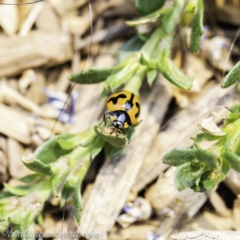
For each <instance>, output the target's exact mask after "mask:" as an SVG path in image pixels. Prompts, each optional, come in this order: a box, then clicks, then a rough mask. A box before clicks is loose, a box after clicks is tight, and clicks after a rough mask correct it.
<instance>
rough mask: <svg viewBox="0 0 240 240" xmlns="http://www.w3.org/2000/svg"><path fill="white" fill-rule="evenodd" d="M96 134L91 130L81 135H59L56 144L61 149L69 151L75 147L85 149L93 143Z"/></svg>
mask: <svg viewBox="0 0 240 240" xmlns="http://www.w3.org/2000/svg"><path fill="white" fill-rule="evenodd" d="M95 137H96V134H95V132H94V130H93V128H91V129H90V130H87V131H85V132H81V133H68V134H64V135H61V136H60V137H59V139H58V143H59V145H60V147H61V148H62V149H65V150H70V149H73V148H75V147H77V146H82V147H87V146H88V145H89V144H91V143H92V142H93V141H94V138H95Z"/></svg>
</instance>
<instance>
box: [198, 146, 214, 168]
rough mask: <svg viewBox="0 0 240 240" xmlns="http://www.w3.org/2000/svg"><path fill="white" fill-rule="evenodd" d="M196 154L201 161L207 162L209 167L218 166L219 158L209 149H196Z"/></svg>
mask: <svg viewBox="0 0 240 240" xmlns="http://www.w3.org/2000/svg"><path fill="white" fill-rule="evenodd" d="M195 156H196V158H197V159H198V160H199V161H201V162H204V163H206V164H207V165H208V166H209V167H211V168H217V159H216V157H215V155H214V154H212V153H210V152H207V150H203V149H196V152H195Z"/></svg>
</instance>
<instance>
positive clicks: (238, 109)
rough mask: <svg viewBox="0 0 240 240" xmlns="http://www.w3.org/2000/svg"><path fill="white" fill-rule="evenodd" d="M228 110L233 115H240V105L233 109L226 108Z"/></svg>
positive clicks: (232, 107) (234, 106)
mask: <svg viewBox="0 0 240 240" xmlns="http://www.w3.org/2000/svg"><path fill="white" fill-rule="evenodd" d="M226 108H227V110H228V111H229V112H231V113H240V104H235V105H233V106H231V107H226Z"/></svg>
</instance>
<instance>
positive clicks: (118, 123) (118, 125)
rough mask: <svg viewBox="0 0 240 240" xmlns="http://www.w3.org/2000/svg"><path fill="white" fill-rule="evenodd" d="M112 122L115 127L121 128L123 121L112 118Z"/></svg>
mask: <svg viewBox="0 0 240 240" xmlns="http://www.w3.org/2000/svg"><path fill="white" fill-rule="evenodd" d="M112 124H113V126H114V127H115V128H118V129H120V128H123V122H121V121H118V120H113V122H112Z"/></svg>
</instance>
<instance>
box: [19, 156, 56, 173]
mask: <svg viewBox="0 0 240 240" xmlns="http://www.w3.org/2000/svg"><path fill="white" fill-rule="evenodd" d="M22 162H23V164H24V165H25V166H26V167H27V168H29V169H30V170H32V171H34V172H36V173H40V174H43V175H47V176H52V175H53V171H52V169H51V167H50V166H49V165H46V164H44V163H43V162H41V161H39V160H38V159H36V158H35V156H34V154H32V153H30V154H29V155H28V156H26V157H23V158H22Z"/></svg>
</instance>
